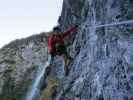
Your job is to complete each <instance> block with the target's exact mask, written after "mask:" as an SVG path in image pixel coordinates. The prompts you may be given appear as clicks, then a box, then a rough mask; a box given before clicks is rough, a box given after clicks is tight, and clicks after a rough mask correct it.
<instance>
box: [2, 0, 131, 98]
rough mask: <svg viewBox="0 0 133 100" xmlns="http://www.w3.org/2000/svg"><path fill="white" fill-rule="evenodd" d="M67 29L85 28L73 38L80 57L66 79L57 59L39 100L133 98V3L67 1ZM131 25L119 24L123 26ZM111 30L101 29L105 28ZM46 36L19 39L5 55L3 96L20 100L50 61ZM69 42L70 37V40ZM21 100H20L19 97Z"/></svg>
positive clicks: (62, 22) (70, 49)
mask: <svg viewBox="0 0 133 100" xmlns="http://www.w3.org/2000/svg"><path fill="white" fill-rule="evenodd" d="M58 21H59V26H60V27H61V29H62V31H64V30H66V29H67V28H68V27H69V26H70V25H72V24H79V25H80V26H79V28H78V32H77V33H73V34H72V35H71V36H70V38H69V40H71V41H70V43H72V45H71V46H69V47H68V52H69V54H70V55H71V56H72V57H73V58H74V60H73V61H72V62H71V64H70V66H69V67H70V68H71V70H70V73H69V75H68V76H67V77H66V76H64V71H63V66H62V65H63V64H62V60H60V59H58V57H57V59H55V60H54V63H53V65H52V66H51V68H50V74H49V75H48V76H46V84H47V85H46V86H44V87H43V88H42V95H41V97H40V99H38V100H51V99H52V100H133V62H132V60H133V34H132V33H133V23H132V22H133V1H132V0H64V2H63V8H62V14H61V16H60V18H59V20H58ZM125 21H129V22H130V24H129V23H126V24H121V25H120V24H119V25H117V24H118V22H122V23H125ZM110 23H115V24H114V25H113V24H112V25H111V26H110V25H108V26H106V25H105V26H102V27H101V26H100V25H104V24H110ZM42 38H43V35H39V36H34V38H28V39H25V40H21V41H24V43H23V42H22V43H19V42H20V41H16V42H14V43H11V44H9V45H8V46H6V47H4V48H3V49H2V50H1V52H0V98H2V100H20V98H21V96H22V95H23V94H24V93H25V91H26V89H27V87H28V86H29V83H30V82H29V81H30V80H32V79H33V78H34V74H35V72H36V68H37V67H36V66H43V64H44V63H45V61H46V57H47V53H46V48H45V47H46V45H45V46H44V41H43V40H42ZM66 40H67V39H66ZM18 98H19V99H18Z"/></svg>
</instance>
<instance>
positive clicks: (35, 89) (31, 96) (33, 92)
mask: <svg viewBox="0 0 133 100" xmlns="http://www.w3.org/2000/svg"><path fill="white" fill-rule="evenodd" d="M47 66H49V62H48V61H47V62H46V64H45V66H44V67H42V68H39V69H38V72H37V75H36V78H35V79H34V81H33V84H32V85H31V87H30V89H29V91H28V93H27V95H26V99H25V100H36V99H37V97H38V96H39V92H40V84H41V81H42V79H43V77H44V73H45V69H46V67H47Z"/></svg>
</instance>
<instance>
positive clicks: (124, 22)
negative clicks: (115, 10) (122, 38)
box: [95, 20, 133, 28]
mask: <svg viewBox="0 0 133 100" xmlns="http://www.w3.org/2000/svg"><path fill="white" fill-rule="evenodd" d="M123 24H133V20H128V21H121V22H114V23H111V24H104V25H95V28H101V27H109V26H117V25H123Z"/></svg>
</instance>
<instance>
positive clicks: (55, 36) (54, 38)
mask: <svg viewBox="0 0 133 100" xmlns="http://www.w3.org/2000/svg"><path fill="white" fill-rule="evenodd" d="M76 31H77V28H76V27H71V28H70V29H68V30H67V31H66V32H64V33H62V34H61V33H55V32H53V33H52V34H51V35H50V36H49V37H48V50H49V52H56V49H55V44H56V43H59V44H60V45H64V38H65V37H67V36H68V35H69V34H70V33H71V32H76Z"/></svg>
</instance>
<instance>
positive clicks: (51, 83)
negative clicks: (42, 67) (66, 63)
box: [39, 76, 60, 100]
mask: <svg viewBox="0 0 133 100" xmlns="http://www.w3.org/2000/svg"><path fill="white" fill-rule="evenodd" d="M59 83H60V79H58V78H57V77H53V76H49V77H48V78H47V86H46V88H45V89H44V91H43V92H42V95H41V96H40V99H39V100H52V96H53V94H54V92H55V91H56V88H57V87H58V86H59Z"/></svg>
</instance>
